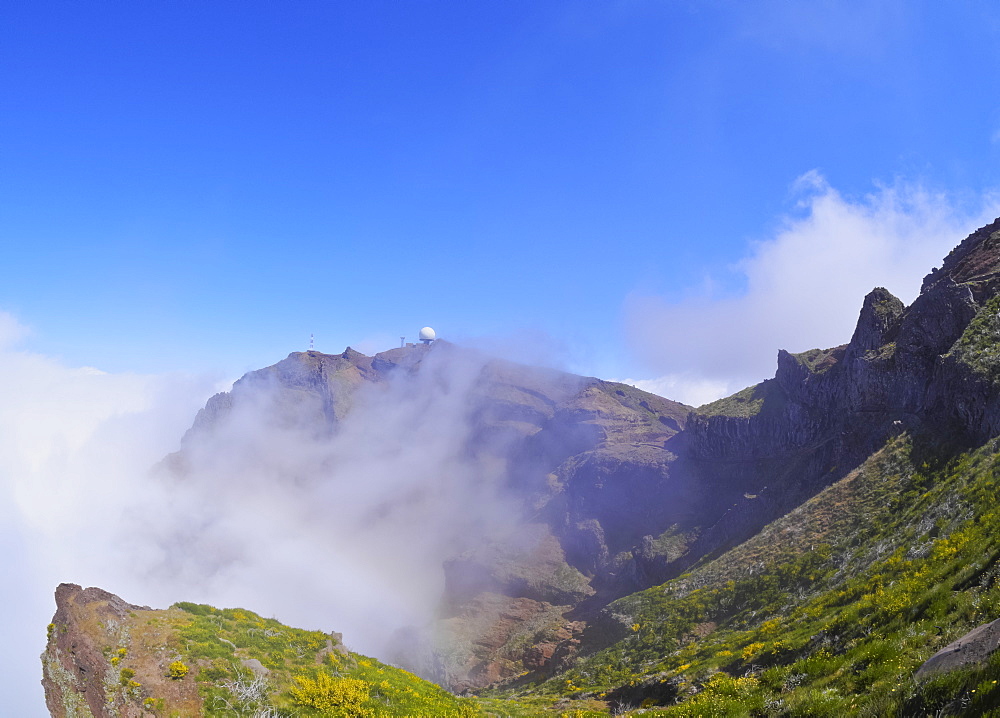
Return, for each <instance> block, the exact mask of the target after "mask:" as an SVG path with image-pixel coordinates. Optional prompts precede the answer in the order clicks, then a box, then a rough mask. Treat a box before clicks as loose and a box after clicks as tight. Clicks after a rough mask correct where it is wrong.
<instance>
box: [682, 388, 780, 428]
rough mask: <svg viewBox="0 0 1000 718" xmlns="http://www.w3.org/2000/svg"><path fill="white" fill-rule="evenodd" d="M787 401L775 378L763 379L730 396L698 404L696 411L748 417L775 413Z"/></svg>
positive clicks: (702, 413) (707, 414) (715, 414)
mask: <svg viewBox="0 0 1000 718" xmlns="http://www.w3.org/2000/svg"><path fill="white" fill-rule="evenodd" d="M786 402H787V398H786V397H785V392H784V391H783V390H782V388H781V386H779V385H778V382H777V380H775V379H765V380H764V381H762V382H761V383H760V384H756V385H754V386H748V387H747V388H746V389H743V390H742V391H738V392H736V393H735V394H733V395H732V396H727V397H725V398H722V399H717V400H716V401H713V402H710V403H708V404H705V405H704V406H699V407H698V409H697V410H696V412H697V413H698V414H701V415H702V416H732V417H740V418H744V419H747V418H750V417H751V416H757V415H758V414H761V413H762V412H764V413H771V412H774V413H777V412H779V411H781V409H783V408H784V406H785V404H786Z"/></svg>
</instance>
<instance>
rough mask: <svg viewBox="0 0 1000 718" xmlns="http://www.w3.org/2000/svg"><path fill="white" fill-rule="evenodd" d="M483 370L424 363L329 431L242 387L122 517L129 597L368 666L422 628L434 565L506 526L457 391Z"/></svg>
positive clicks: (487, 463)
mask: <svg viewBox="0 0 1000 718" xmlns="http://www.w3.org/2000/svg"><path fill="white" fill-rule="evenodd" d="M483 362H484V359H482V358H481V357H480V355H478V354H476V353H473V352H465V351H463V352H450V351H435V350H432V351H430V352H428V354H427V356H426V358H425V359H424V361H423V363H422V365H421V367H420V370H419V371H416V372H410V371H407V370H405V369H402V368H400V369H399V370H398V371H396V372H394V373H393V374H391V375H390V379H389V380H388V381H385V382H379V383H364V384H361V385H360V386H358V387H357V389H356V390H355V391H354V392H353V393H352V394H351V395H350V398H349V401H350V404H351V408H350V410H349V411H348V412H347V413H346V414H345V415H343V416H342V417H341V418H340V419H339V420H338V421H337V422H336V423H335V425H334V426H332V427H331V425H330V424H329V423H328V422H327V421H325V420H324V419H323V417H322V414H321V412H320V409H319V407H318V406H316V405H313V404H312V402H313V399H314V397H312V396H309V395H304V396H297V398H296V400H295V401H294V402H292V403H289V400H288V388H287V386H285V387H281V386H279V385H278V384H277V383H275V382H274V381H268V380H264V381H260V380H257V381H255V382H254V383H253V386H252V391H250V392H234V393H233V401H232V407H231V410H229V411H227V412H226V413H225V414H220V415H218V416H217V417H216V418H215V419H213V421H212V422H211V424H205V425H203V426H201V427H199V429H198V430H196V431H192V432H191V434H189V435H188V437H187V438H186V439H185V442H184V448H183V451H182V452H181V455H180V456H181V457H183V458H178V459H177V460H178V461H180V462H181V463H182V466H180V467H179V468H175V469H174V470H168V468H166V467H164V468H162V469H161V470H160V471H158V472H157V473H156V476H155V479H154V481H153V482H152V483H151V484H150V485H149V486H148V487H147V488H146V489H145V491H146V492H147V495H146V496H144V497H143V500H142V502H140V503H139V504H138V505H149V506H156V507H158V508H157V510H156V511H154V512H152V513H151V515H148V516H147V515H141V514H140V513H138V512H129V513H128V517H127V523H128V524H129V525H130V526H132V528H131V530H130V533H133V534H134V535H136V536H139V537H140V540H139V541H138V542H137V543H135V544H134V545H133V546H132V550H131V551H130V552H129V556H130V561H131V562H132V563H134V565H136V566H137V567H141V568H140V571H141V573H142V578H143V582H144V583H148V584H151V585H160V586H162V587H163V590H166V589H167V588H168V587H169V588H170V589H171V590H173V591H174V592H175V593H177V594H178V595H183V596H185V597H186V598H185V600H191V601H196V602H210V603H215V604H221V605H237V604H238V605H243V606H244V607H246V608H249V609H251V610H256V611H258V612H261V613H264V614H266V615H276V616H277V617H278V618H280V619H281V620H283V621H286V622H290V623H293V624H295V625H303V626H305V627H310V628H320V629H323V630H327V631H330V630H336V631H340V632H343V633H344V638H345V642H346V643H347V644H348V646H349V647H351V648H352V649H354V650H359V651H362V652H367V653H374V654H376V655H382V654H383V651H384V650H385V647H386V645H387V642H388V641H389V639H390V638H391V636H392V635H393V634H394V633H395V632H396V631H397V630H399V629H401V628H406V627H413V626H415V627H424V626H426V625H427V624H429V623H430V622H431V621H432V620H433V618H434V616H435V613H436V610H437V608H438V605H439V601H440V598H441V594H442V590H443V587H444V574H443V568H442V564H443V562H444V561H445V560H446V559H447V558H450V557H452V556H454V555H455V554H456V553H459V552H461V551H462V550H464V549H466V548H470V547H472V546H473V545H474V543H475V542H476V541H478V540H480V539H482V538H485V537H488V536H499V535H503V534H504V533H505V532H509V530H510V529H511V528H512V527H513V526H515V525H516V523H517V521H518V511H517V509H516V504H515V503H514V501H513V500H512V499H508V498H505V494H504V489H503V486H504V476H505V469H506V465H505V462H504V459H503V451H502V447H495V448H498V449H500V450H499V452H497V451H494V452H489V453H472V452H470V451H469V439H470V436H471V433H472V432H473V431H474V429H475V423H474V421H472V417H471V415H470V411H471V407H472V404H471V393H472V391H473V389H474V387H475V384H476V380H477V378H478V377H479V374H480V372H481V370H482V368H483Z"/></svg>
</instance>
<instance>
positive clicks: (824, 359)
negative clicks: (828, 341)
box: [791, 303, 884, 374]
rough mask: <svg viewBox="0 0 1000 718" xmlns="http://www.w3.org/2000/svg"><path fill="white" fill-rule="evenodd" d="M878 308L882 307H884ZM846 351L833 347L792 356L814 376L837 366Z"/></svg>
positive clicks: (810, 350)
mask: <svg viewBox="0 0 1000 718" xmlns="http://www.w3.org/2000/svg"><path fill="white" fill-rule="evenodd" d="M883 304H884V303H883ZM878 306H880V307H881V306H882V305H878ZM876 311H878V310H876ZM845 349H846V346H839V347H833V348H831V349H809V350H808V351H804V352H799V353H798V354H792V355H791V356H792V357H793V358H794V359H795V361H797V362H798V363H799V364H801V365H802V366H804V367H805V368H806V369H808V370H809V371H810V372H812V373H813V374H822V373H823V372H825V371H827V370H829V369H831V368H832V367H834V366H836V364H837V361H838V360H839V359H840V357H841V356H843V354H844V351H845Z"/></svg>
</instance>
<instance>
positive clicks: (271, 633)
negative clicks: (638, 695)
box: [169, 603, 602, 718]
mask: <svg viewBox="0 0 1000 718" xmlns="http://www.w3.org/2000/svg"><path fill="white" fill-rule="evenodd" d="M169 616H170V621H171V623H172V626H173V628H174V636H175V640H174V648H175V649H176V650H177V652H178V653H179V654H180V655H181V657H182V660H179V661H177V663H176V664H179V665H182V666H184V667H185V669H186V668H187V666H190V667H191V668H190V670H191V675H193V676H194V678H195V680H196V681H197V683H198V686H199V691H200V693H201V696H202V700H203V704H204V715H205V716H219V717H220V718H221V717H222V716H226V717H227V718H228V717H230V716H233V715H237V716H253V715H272V716H300V715H301V716H372V717H378V718H382V717H390V716H425V715H426V716H431V715H433V716H453V717H455V718H466V717H470V718H471V717H472V716H511V717H516V716H533V715H540V714H552V715H561V714H563V713H565V711H566V708H565V707H563V706H560V708H559V709H555V710H553V709H551V708H550V706H551V704H552V703H553V701H551V700H547V699H543V700H529V701H525V702H516V701H500V700H487V699H479V698H460V697H457V696H455V695H453V694H451V693H449V692H448V691H446V690H444V689H443V688H441V687H440V686H437V685H435V684H433V683H430V682H428V681H425V680H423V679H421V678H418V677H417V676H415V675H413V674H412V673H409V672H407V671H404V670H402V669H400V668H395V667H393V666H389V665H386V664H384V663H381V662H379V661H377V660H375V659H373V658H368V657H365V656H362V655H359V654H356V653H351V652H349V651H347V650H346V649H345V648H344V647H343V645H341V644H340V643H339V641H338V640H337V638H336V637H335V636H334V635H332V634H326V633H323V632H321V631H306V630H303V629H297V628H291V627H289V626H285V625H283V624H281V623H279V622H278V621H276V620H274V619H265V618H262V617H261V616H258V615H257V614H255V613H253V612H251V611H247V610H244V609H221V610H220V609H217V608H213V607H212V606H207V605H203V604H193V603H178V604H175V605H174V606H173V608H172V609H171V611H170V612H169ZM255 661H257V662H259V665H257V664H256V663H254V662H255ZM176 664H175V665H176ZM255 667H256V670H255ZM171 669H173V666H171ZM172 673H173V670H171V674H172ZM185 673H186V670H185ZM594 704H595V702H593V701H590V702H588V701H584V702H583V703H582V705H583V706H585V707H586V706H591V705H594ZM596 705H601V704H599V703H597V704H596ZM567 707H568V708H570V709H573V710H576V711H577V713H579V715H581V716H584V715H593V716H596V715H602V712H601V711H593V710H591V711H589V712H587V711H582V712H581V711H580V710H579V709H578V708H577V707H576V703H574V702H570V703H568V704H567ZM268 711H270V713H268Z"/></svg>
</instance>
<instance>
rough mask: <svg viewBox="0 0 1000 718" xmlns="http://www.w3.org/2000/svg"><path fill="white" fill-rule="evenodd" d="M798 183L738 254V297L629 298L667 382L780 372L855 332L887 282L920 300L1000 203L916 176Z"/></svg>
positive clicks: (630, 327)
mask: <svg viewBox="0 0 1000 718" xmlns="http://www.w3.org/2000/svg"><path fill="white" fill-rule="evenodd" d="M794 190H795V191H796V192H797V193H799V194H801V195H802V198H801V200H800V202H799V207H798V209H799V210H800V213H801V214H800V215H797V216H789V217H785V218H783V219H782V221H781V222H780V223H779V226H778V229H777V230H776V231H775V232H774V233H773V236H771V237H769V238H767V239H764V240H762V241H758V242H754V243H752V245H751V246H750V248H749V253H748V254H747V256H746V257H745V258H744V259H742V260H741V261H740V262H739V263H738V264H737V265H736V269H737V271H738V273H739V274H740V275H741V277H742V278H743V279H744V280H745V286H746V289H745V291H744V292H742V293H741V294H739V295H738V296H719V295H717V294H712V293H702V294H700V295H698V296H695V297H693V298H690V299H687V300H684V301H680V302H670V301H667V300H666V299H664V298H663V297H660V296H655V295H642V294H638V293H637V294H633V295H632V296H630V297H629V298H628V300H627V302H626V322H627V331H628V335H629V338H630V340H631V342H632V344H633V346H634V348H635V349H636V351H637V352H638V354H639V356H640V357H641V358H642V359H643V360H644V361H646V362H647V364H648V366H650V367H651V369H652V370H653V371H654V372H656V373H658V374H660V375H662V377H663V378H661V379H659V380H655V381H658V382H660V386H663V387H666V388H667V389H668V390H671V389H674V387H676V395H677V396H681V395H687V394H685V393H686V392H688V393H690V395H692V396H694V395H698V396H699V397H701V396H704V395H706V394H705V393H702V392H700V389H704V388H706V387H710V386H716V387H719V388H720V393H719V395H720V396H721V395H725V394H727V393H731V392H732V391H736V390H738V389H740V388H742V387H744V386H747V385H750V384H753V383H756V382H759V381H761V380H762V379H765V378H767V377H768V376H771V375H773V373H774V366H775V356H776V353H777V351H778V349H787V350H788V351H793V352H796V351H804V350H806V349H810V348H814V347H820V348H825V347H830V346H836V345H838V344H843V343H845V342H847V341H848V340H849V339H850V337H851V334H852V333H853V331H854V325H855V323H856V322H857V317H858V312H859V311H860V308H861V303H862V300H863V298H864V296H865V294H867V293H868V292H869V291H870V290H871V289H873V288H874V287H876V286H884V287H886V288H888V289H889V291H891V292H892V293H893V294H895V295H896V296H898V297H899V298H900V299H902V300H903V301H904V302H905V303H909V302H911V301H912V300H913V299H914V298H915V297H916V295H917V293H918V292H919V289H920V283H921V280H922V278H923V277H924V275H925V274H927V272H929V271H930V269H931V268H932V267H933V266H936V265H938V264H940V261H941V259H942V258H943V257H944V256H945V255H946V254H947V253H948V252H949V251H950V250H951V248H952V247H954V246H955V245H956V244H957V243H958V242H959V241H961V240H962V238H964V237H965V236H966V235H968V234H969V233H970V232H971V231H973V230H974V229H976V228H977V227H980V226H982V225H983V224H985V223H987V222H989V221H991V220H992V219H993V218H995V217H996V216H997V214H1000V201H998V198H997V197H995V196H988V197H985V198H983V199H982V201H981V202H980V206H979V208H977V209H976V210H974V211H971V212H970V211H965V210H962V209H959V208H958V207H957V203H956V202H955V201H954V198H952V197H949V196H948V195H945V194H941V193H933V192H930V191H928V190H926V189H924V188H922V187H921V186H919V185H914V184H907V183H904V182H897V183H896V184H893V185H890V186H880V187H877V188H876V190H875V191H874V192H872V193H871V194H868V195H866V196H864V197H860V198H856V199H854V198H845V197H844V196H842V195H841V194H840V193H839V192H838V191H837V190H836V189H834V188H833V187H831V186H830V185H829V184H828V183H827V182H826V180H825V179H824V178H823V177H822V175H820V174H819V173H818V172H816V171H812V172H808V173H806V174H805V175H803V176H802V177H800V178H799V179H798V180H797V181H796V183H795V186H794ZM723 387H724V388H723ZM668 396H669V394H668ZM671 398H673V397H671ZM710 398H716V397H710Z"/></svg>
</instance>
